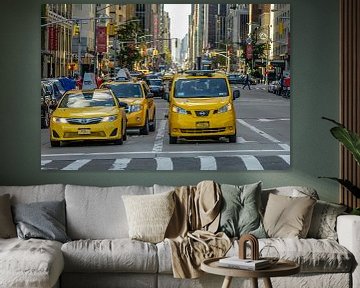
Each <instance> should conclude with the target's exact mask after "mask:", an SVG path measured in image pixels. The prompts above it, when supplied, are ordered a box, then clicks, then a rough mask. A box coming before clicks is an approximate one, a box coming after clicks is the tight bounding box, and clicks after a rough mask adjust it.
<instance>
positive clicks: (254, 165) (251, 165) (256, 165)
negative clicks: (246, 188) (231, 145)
mask: <svg viewBox="0 0 360 288" xmlns="http://www.w3.org/2000/svg"><path fill="white" fill-rule="evenodd" d="M237 157H239V158H241V160H242V161H243V162H244V164H245V167H246V169H247V170H264V167H263V166H262V165H261V164H260V162H259V160H258V159H257V158H256V157H255V156H252V155H238V156H237Z"/></svg>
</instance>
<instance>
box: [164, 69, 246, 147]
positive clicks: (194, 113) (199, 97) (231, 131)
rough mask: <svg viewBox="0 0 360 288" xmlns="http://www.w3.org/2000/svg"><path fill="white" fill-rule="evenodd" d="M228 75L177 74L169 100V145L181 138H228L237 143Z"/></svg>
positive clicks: (236, 94)
mask: <svg viewBox="0 0 360 288" xmlns="http://www.w3.org/2000/svg"><path fill="white" fill-rule="evenodd" d="M239 96H240V91H238V90H235V91H234V92H232V90H231V88H230V85H229V82H228V80H227V78H226V75H224V74H221V73H215V71H213V70H189V71H185V73H183V74H177V75H176V76H175V78H174V82H173V84H172V87H171V91H170V97H169V115H168V120H169V125H168V127H169V143H170V144H175V143H177V140H178V138H216V139H219V138H220V137H227V138H228V140H229V142H230V143H235V142H236V116H235V109H234V105H233V101H234V99H236V98H238V97H239Z"/></svg>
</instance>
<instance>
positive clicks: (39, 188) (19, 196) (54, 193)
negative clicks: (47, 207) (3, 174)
mask: <svg viewBox="0 0 360 288" xmlns="http://www.w3.org/2000/svg"><path fill="white" fill-rule="evenodd" d="M3 194H10V201H11V204H12V205H13V204H16V203H32V202H40V201H61V200H64V197H65V196H64V195H65V185H63V184H44V185H28V186H0V195H3Z"/></svg>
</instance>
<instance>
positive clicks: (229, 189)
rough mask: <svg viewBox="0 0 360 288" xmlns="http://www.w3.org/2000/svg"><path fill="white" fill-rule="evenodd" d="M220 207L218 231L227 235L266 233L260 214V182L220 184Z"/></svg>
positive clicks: (259, 235)
mask: <svg viewBox="0 0 360 288" xmlns="http://www.w3.org/2000/svg"><path fill="white" fill-rule="evenodd" d="M221 193H222V209H221V211H220V225H219V229H218V231H222V232H225V234H226V235H227V236H229V237H240V236H241V235H243V234H247V233H251V234H253V235H254V236H256V237H258V238H265V237H266V233H265V230H264V227H263V225H262V221H261V216H260V211H259V210H260V193H261V182H258V183H254V184H249V185H243V186H236V185H228V184H222V185H221Z"/></svg>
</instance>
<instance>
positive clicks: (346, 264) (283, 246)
mask: <svg viewBox="0 0 360 288" xmlns="http://www.w3.org/2000/svg"><path fill="white" fill-rule="evenodd" d="M264 246H273V247H275V248H276V250H277V252H278V256H280V259H287V260H291V261H295V262H296V263H298V264H299V265H300V268H301V273H304V272H305V273H332V272H333V273H342V272H344V273H348V272H350V271H351V270H352V267H353V266H354V264H355V260H354V257H353V255H352V254H351V252H349V251H348V250H347V249H346V248H345V247H344V246H342V245H340V244H339V243H338V242H336V241H334V240H330V239H312V238H307V239H301V238H264V239H259V250H261V249H263V247H264ZM276 250H275V251H274V252H275V253H276ZM238 251H239V245H238V242H237V241H235V242H234V243H233V246H232V247H231V249H230V250H229V251H228V253H227V254H226V256H235V255H237V253H238ZM268 251H272V250H268ZM247 254H248V256H250V247H249V249H248V250H247ZM269 256H276V255H269Z"/></svg>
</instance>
